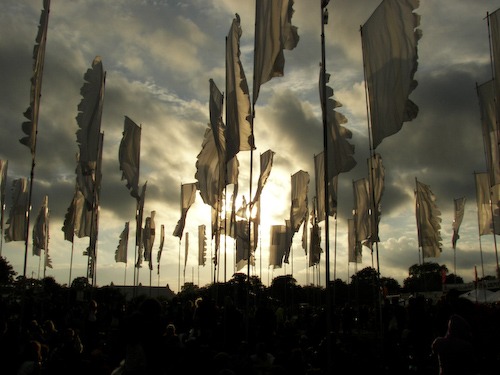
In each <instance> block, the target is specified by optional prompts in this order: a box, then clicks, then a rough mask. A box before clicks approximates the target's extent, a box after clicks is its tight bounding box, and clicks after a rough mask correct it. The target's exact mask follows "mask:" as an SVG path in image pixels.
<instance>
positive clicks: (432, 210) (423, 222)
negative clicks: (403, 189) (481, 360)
mask: <svg viewBox="0 0 500 375" xmlns="http://www.w3.org/2000/svg"><path fill="white" fill-rule="evenodd" d="M416 184H417V189H416V192H415V194H416V216H417V229H418V244H419V246H420V247H421V249H422V257H423V258H437V257H439V256H440V255H441V252H442V245H441V233H440V230H441V211H439V209H438V207H437V205H436V197H435V195H434V193H432V191H431V189H430V187H429V185H426V184H423V183H421V182H420V181H416Z"/></svg>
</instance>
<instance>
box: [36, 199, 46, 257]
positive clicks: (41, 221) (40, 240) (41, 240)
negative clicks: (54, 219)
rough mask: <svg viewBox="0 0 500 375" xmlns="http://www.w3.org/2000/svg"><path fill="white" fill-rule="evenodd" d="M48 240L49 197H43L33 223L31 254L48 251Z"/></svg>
mask: <svg viewBox="0 0 500 375" xmlns="http://www.w3.org/2000/svg"><path fill="white" fill-rule="evenodd" d="M48 242H49V197H48V196H45V197H44V198H43V202H42V206H41V207H40V210H39V211H38V215H37V217H36V219H35V223H34V224H33V255H36V256H40V254H41V251H42V250H45V251H46V252H48Z"/></svg>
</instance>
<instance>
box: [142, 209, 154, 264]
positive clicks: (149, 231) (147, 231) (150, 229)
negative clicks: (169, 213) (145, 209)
mask: <svg viewBox="0 0 500 375" xmlns="http://www.w3.org/2000/svg"><path fill="white" fill-rule="evenodd" d="M155 215H156V211H151V216H149V217H147V218H146V220H145V222H144V229H143V231H142V234H143V239H142V241H143V244H144V260H145V261H146V262H148V263H149V269H150V270H152V269H153V256H152V255H153V244H154V242H155V234H156V233H155V231H156V224H155Z"/></svg>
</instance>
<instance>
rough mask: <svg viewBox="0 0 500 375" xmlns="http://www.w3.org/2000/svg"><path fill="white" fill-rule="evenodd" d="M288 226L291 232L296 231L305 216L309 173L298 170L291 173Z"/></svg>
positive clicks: (306, 212)
mask: <svg viewBox="0 0 500 375" xmlns="http://www.w3.org/2000/svg"><path fill="white" fill-rule="evenodd" d="M291 180H292V188H291V200H292V202H291V207H290V227H291V230H292V236H293V233H295V232H298V230H299V228H300V226H301V225H302V223H303V222H304V220H305V219H306V217H307V214H308V211H309V208H308V201H307V194H308V191H309V181H310V178H309V173H307V172H306V171H302V170H300V171H298V172H296V173H294V174H293V175H292V178H291Z"/></svg>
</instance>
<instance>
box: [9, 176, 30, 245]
mask: <svg viewBox="0 0 500 375" xmlns="http://www.w3.org/2000/svg"><path fill="white" fill-rule="evenodd" d="M27 211H28V181H27V180H26V178H18V179H16V180H14V181H13V182H12V206H11V208H10V213H9V218H8V219H7V225H8V227H7V228H6V229H5V242H10V241H24V240H25V238H26V215H27Z"/></svg>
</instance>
